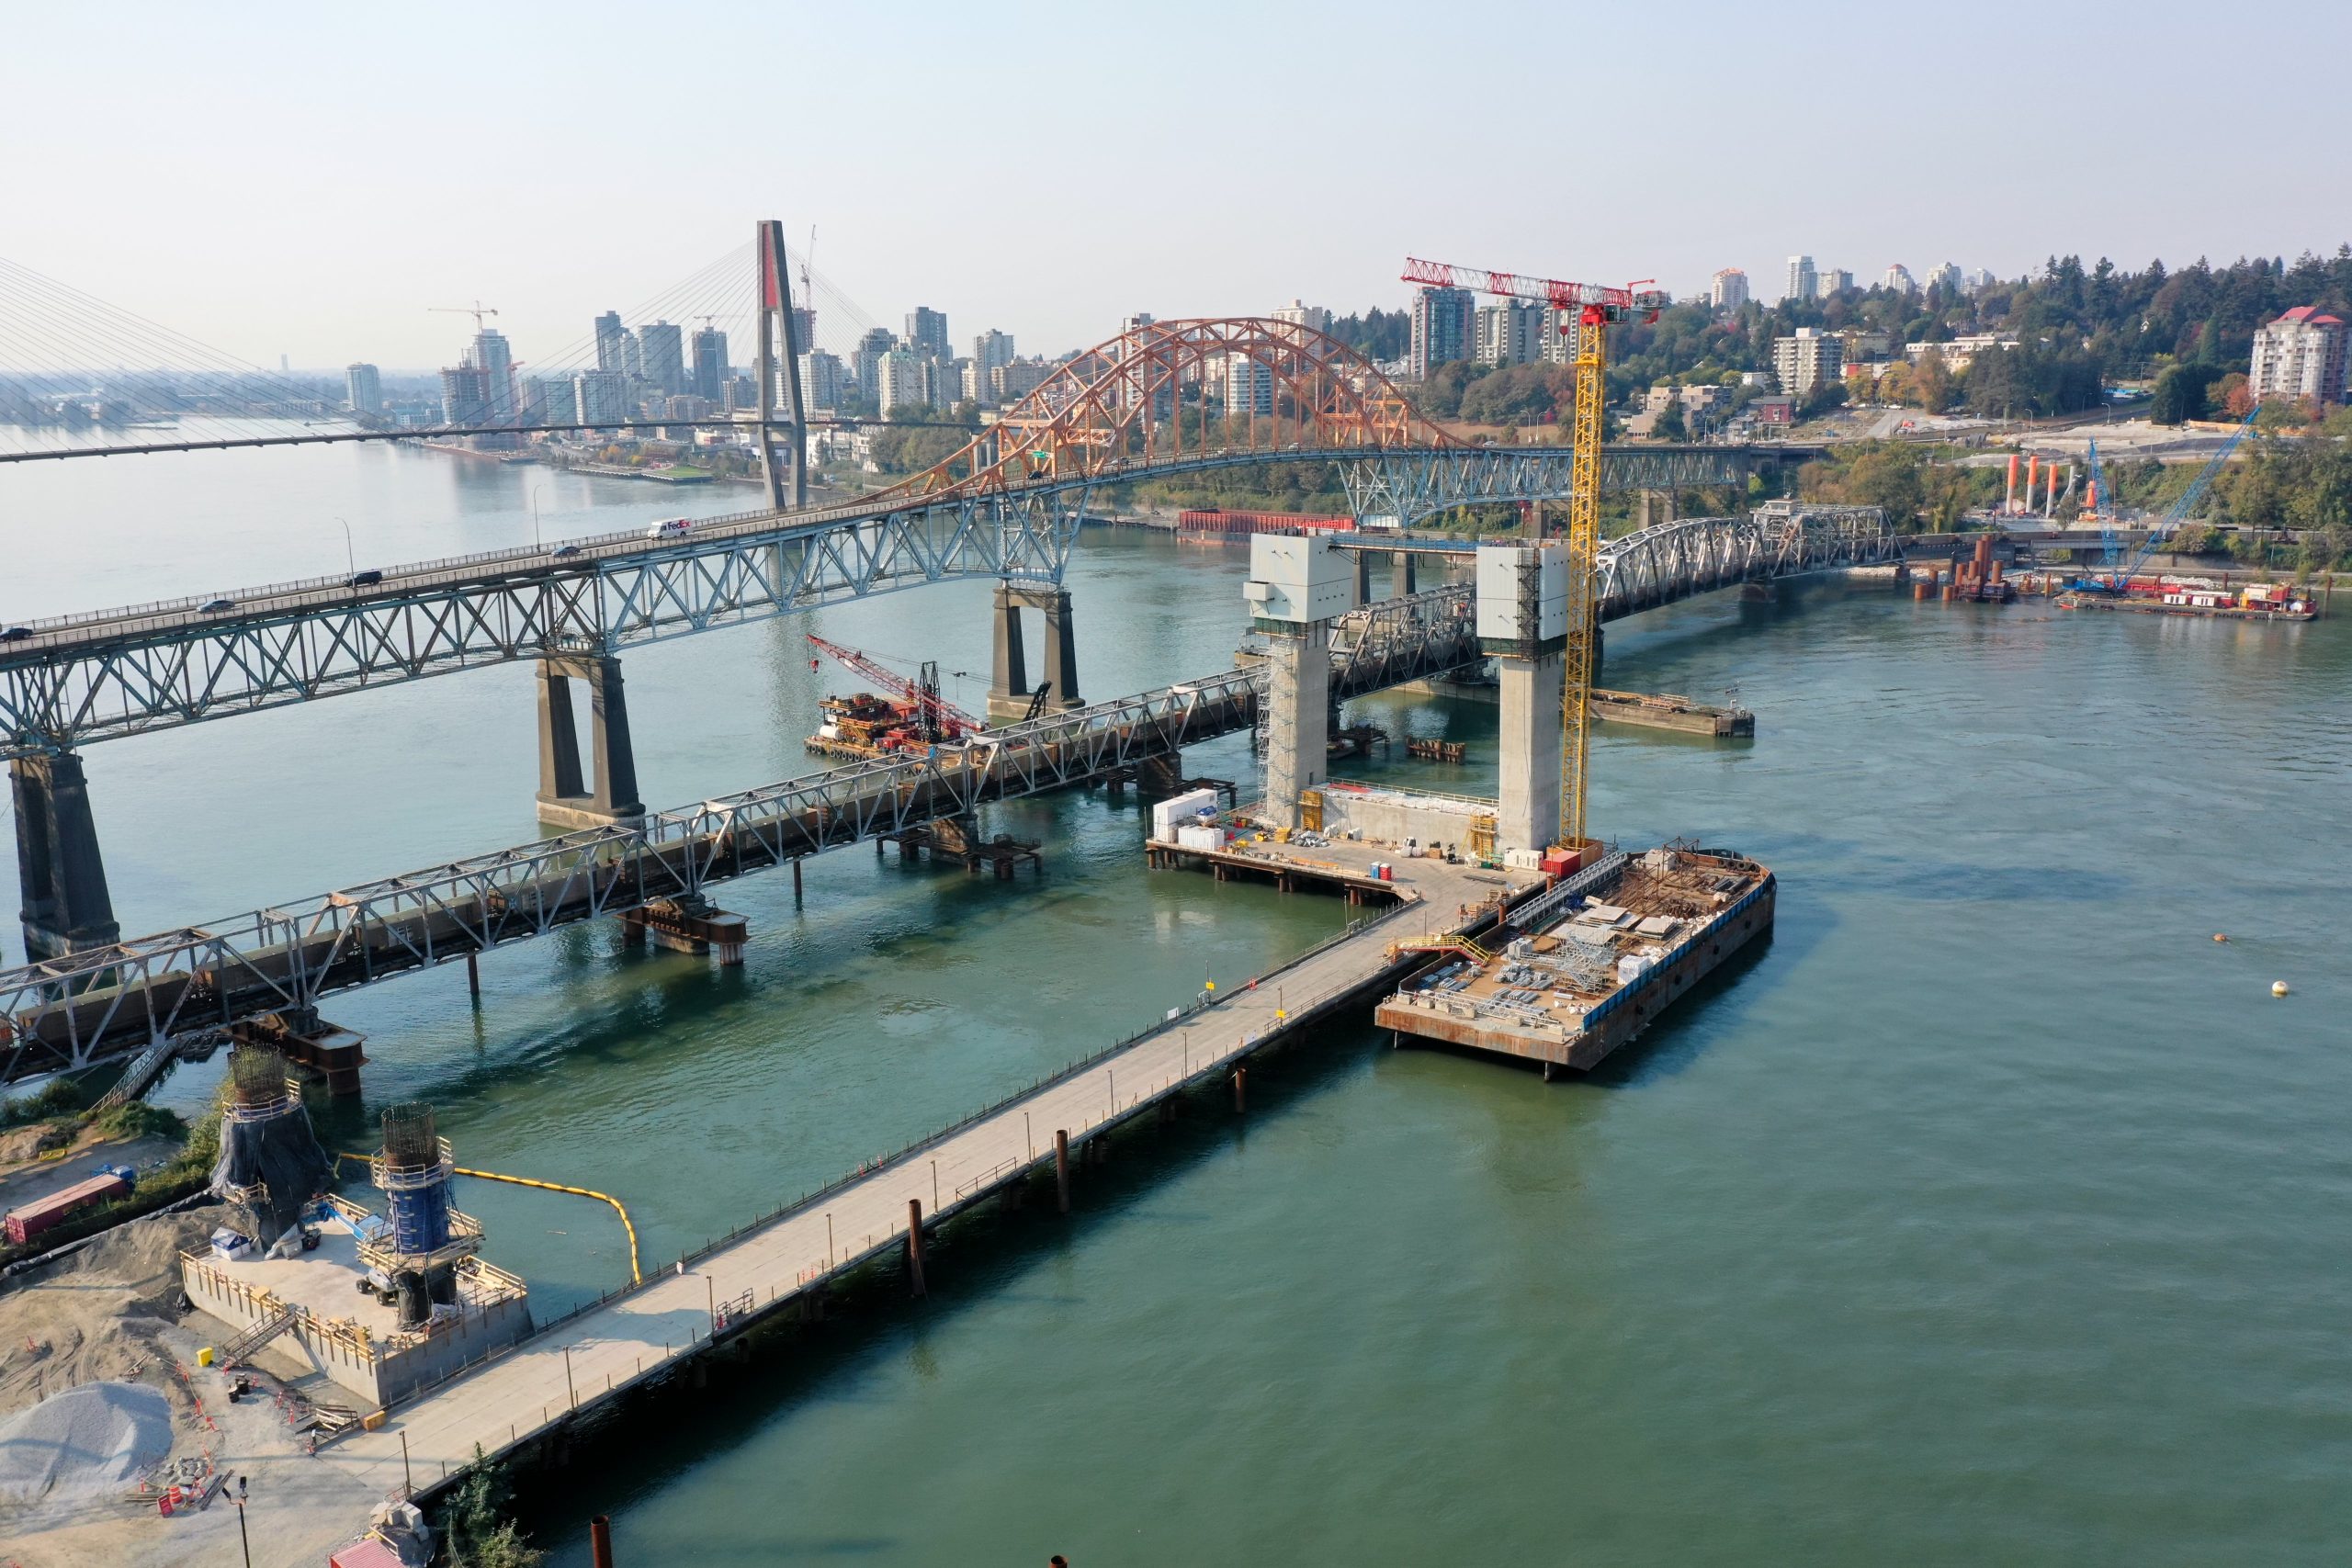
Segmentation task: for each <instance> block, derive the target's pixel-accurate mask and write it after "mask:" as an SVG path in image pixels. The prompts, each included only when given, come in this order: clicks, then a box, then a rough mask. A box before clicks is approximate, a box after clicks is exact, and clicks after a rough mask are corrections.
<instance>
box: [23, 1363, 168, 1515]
mask: <svg viewBox="0 0 2352 1568" xmlns="http://www.w3.org/2000/svg"><path fill="white" fill-rule="evenodd" d="M171 1451H172V1407H171V1405H170V1404H169V1403H168V1402H166V1401H165V1399H164V1395H163V1393H162V1391H161V1390H158V1389H153V1388H148V1387H145V1386H144V1385H142V1384H140V1383H134V1382H92V1383H84V1384H83V1385H82V1386H81V1387H79V1388H71V1389H67V1390H66V1391H65V1392H64V1393H59V1394H53V1395H51V1397H49V1398H47V1399H44V1400H42V1401H41V1402H40V1404H36V1405H34V1406H33V1407H32V1408H31V1409H29V1410H22V1411H18V1412H17V1414H16V1415H14V1416H7V1417H6V1418H4V1419H0V1503H17V1504H23V1503H39V1502H41V1501H44V1500H48V1499H54V1500H57V1501H61V1502H64V1501H79V1500H82V1499H85V1498H90V1499H94V1498H99V1497H106V1496H110V1495H116V1494H119V1493H122V1492H126V1491H128V1490H129V1489H130V1487H131V1486H133V1485H134V1484H136V1483H137V1482H138V1480H139V1478H140V1477H141V1476H142V1475H144V1474H146V1473H147V1472H148V1470H149V1469H151V1468H152V1467H153V1466H154V1465H156V1464H157V1463H159V1462H161V1461H162V1460H163V1458H164V1455H165V1454H167V1453H170V1452H171Z"/></svg>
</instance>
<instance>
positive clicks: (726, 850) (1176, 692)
mask: <svg viewBox="0 0 2352 1568" xmlns="http://www.w3.org/2000/svg"><path fill="white" fill-rule="evenodd" d="M1340 640H1341V641H1342V642H1344V644H1345V645H1346V646H1345V651H1344V652H1342V653H1340V654H1339V655H1337V656H1336V657H1335V659H1334V663H1333V670H1332V689H1333V691H1334V693H1335V694H1339V695H1341V696H1357V695H1362V694H1364V693H1366V692H1372V691H1376V690H1379V689H1381V688H1383V687H1385V686H1389V685H1395V684H1397V683H1398V682H1405V681H1412V680H1419V679H1424V678H1426V677H1429V676H1432V675H1438V674H1442V673H1443V672H1445V671H1449V670H1453V669H1457V668H1459V667H1460V666H1462V665H1463V664H1464V663H1468V662H1471V661H1474V660H1476V659H1477V657H1478V651H1477V638H1476V635H1475V629H1474V617H1473V616H1472V614H1471V599H1470V591H1469V590H1468V589H1467V588H1463V587H1453V588H1441V589H1435V590H1432V591H1430V592H1426V593H1419V594H1415V595H1413V596H1411V597H1409V598H1406V599H1396V600H1388V601H1385V602H1383V603H1381V604H1374V605H1371V606H1367V607H1365V608H1363V609H1359V610H1357V611H1355V612H1353V613H1352V614H1351V615H1348V616H1347V617H1345V618H1344V620H1343V621H1342V622H1341V624H1340ZM1263 680H1264V676H1263V672H1262V671H1256V670H1229V671H1221V672H1219V673H1217V674H1216V675H1212V676H1210V677H1208V678H1206V679H1204V680H1199V681H1188V682H1181V683H1179V684H1177V685H1173V686H1169V687H1164V688H1162V689H1160V690H1159V691H1154V692H1147V693H1145V694H1142V695H1140V696H1136V697H1128V698H1125V699H1123V700H1121V701H1118V702H1111V703H1098V704H1096V705H1093V706H1091V707H1086V708H1078V709H1074V710H1072V711H1070V712H1069V713H1065V714H1057V715H1055V716H1050V717H1046V718H1040V719H1035V720H1031V721H1029V722H1027V723H1023V724H1016V725H1012V726H1008V727H1006V728H1001V729H993V730H989V732H987V734H986V735H985V736H983V737H982V738H980V739H978V740H976V741H974V742H973V743H971V744H970V745H968V746H960V747H941V748H938V749H937V750H936V751H935V752H934V753H933V755H931V756H927V757H922V758H905V759H892V760H886V761H874V762H862V763H857V764H854V765H852V766H850V767H845V768H836V769H833V770H831V771H830V772H827V773H817V774H813V775H810V776H809V777H806V778H800V779H792V780H787V781H786V782H784V783H781V784H770V785H766V786H764V787H763V788H759V789H753V790H748V791H745V792H744V793H742V794H741V795H727V796H723V797H721V798H718V799H716V800H707V801H703V802H701V803H699V804H697V805H695V806H690V807H685V808H684V809H682V810H677V811H667V812H663V813H661V814H660V815H658V816H655V817H651V818H648V819H647V820H646V821H645V822H643V823H642V824H640V825H637V826H631V827H615V828H605V829H590V830H586V831H582V832H577V833H570V834H566V835H564V836H562V837H560V838H554V839H545V840H535V841H533V842H531V843H527V844H522V845H517V846H515V848H512V849H506V850H500V851H497V852H492V853H490V854H485V855H477V856H475V857H473V858H471V859H469V860H464V861H458V862H456V863H451V864H447V865H440V866H430V867H426V868H424V869H423V870H420V871H415V872H411V873H407V874H402V875H400V876H393V877H387V878H385V879H383V880H381V881H377V882H368V883H363V884H361V885H359V886H356V887H346V888H341V889H338V890H337V891H335V892H333V893H328V894H323V895H321V896H319V897H314V898H311V899H306V900H304V901H302V902H300V903H298V904H291V905H287V906H282V907H279V908H268V909H255V910H252V911H250V912H248V913H245V914H242V915H237V916H234V917H232V918H230V919H225V920H220V921H217V922H213V923H211V924H209V925H206V926H201V927H195V926H191V927H186V928H183V929H181V930H178V931H165V932H162V933H160V934H158V935H154V936H149V937H142V938H140V939H138V940H135V941H132V942H121V943H118V944H116V945H114V946H111V947H104V948H96V949H92V950H89V951H86V952H83V953H74V954H72V955H71V956H69V957H64V958H60V959H56V960H52V961H50V962H47V963H41V964H28V965H24V966H22V967H19V968H16V969H12V970H6V971H0V1082H13V1081H15V1080H17V1079H19V1078H22V1077H28V1076H32V1075H35V1074H39V1073H45V1072H51V1071H57V1070H62V1069H70V1068H76V1067H81V1066H89V1065H91V1064H93V1063H96V1062H100V1061H105V1060H107V1059H110V1058H114V1057H119V1056H125V1055H132V1054H134V1053H137V1052H141V1051H144V1050H147V1049H149V1048H151V1047H152V1046H153V1043H155V1042H157V1041H162V1040H170V1039H175V1038H179V1037H184V1036H187V1035H189V1034H193V1033H197V1032H201V1031H204V1030H208V1029H217V1028H220V1027H221V1026H223V1025H225V1024H228V1023H232V1022H234V1021H238V1020H241V1019H247V1018H253V1017H256V1016H258V1015H260V1014H262V1013H266V1012H277V1011H285V1010H298V1009H301V1008H306V1007H311V1006H313V1005H315V1004H316V1003H317V1002H318V1000H319V999H320V998H323V997H326V996H329V995H332V994H334V993H335V992H339V991H345V990H350V989H353V988H355V987H361V986H367V985H372V984H374V983H376V982H378V981H380V980H385V979H389V978H391V977H393V976H398V975H402V974H407V973H410V972H413V971H414V970H418V969H423V968H429V967H431V966H433V965H435V964H445V963H448V962H450V961H452V960H454V959H460V958H463V957H465V956H467V955H468V954H469V953H481V952H484V951H486V950H488V949H490V948H493V947H499V946H503V945H505V944H507V943H510V942H519V941H523V940H526V939H528V938H531V937H536V936H539V935H542V934H544V933H545V932H547V931H552V930H554V929H555V928H556V927H558V926H563V925H571V924H574V923H576V922H578V921H581V920H588V919H597V918H599V917H602V916H608V915H619V914H626V913H628V912H629V911H632V910H636V909H641V908H645V907H647V906H648V905H650V904H653V903H656V902H659V901H662V900H669V899H690V898H695V897H701V896H702V895H703V894H704V892H705V890H706V889H707V888H709V887H711V886H715V885H717V884H718V883H721V882H725V881H727V880H729V879H730V878H733V877H737V876H741V875H744V874H749V873H752V872H755V871H760V870H763V869H765V868H767V867H770V866H774V865H778V864H781V863H784V862H786V861H789V860H794V859H797V858H799V857H802V856H805V855H810V854H815V853H817V852H820V851H823V850H827V849H834V848H838V847H841V846H842V845H846V844H854V843H857V842H860V841H862V840H868V839H873V838H878V837H882V836H886V835H888V834H892V833H898V832H901V831H903V830H905V829H909V828H913V827H917V826H920V825H922V824H923V823H925V822H929V821H933V820H934V819H936V818H942V817H951V816H957V815H961V814H963V813H965V812H967V811H970V810H971V809H973V808H974V807H977V806H979V805H981V804H983V803H985V802H988V801H995V800H1008V799H1012V798H1015V797H1018V796H1021V795H1034V794H1037V793H1039V792H1042V791H1046V790H1052V789H1059V788H1063V787H1066V786H1068V785H1070V784H1079V783H1081V782H1083V781H1084V780H1086V779H1088V778H1091V777H1092V776H1094V775H1096V774H1099V773H1103V772H1104V771H1106V770H1108V769H1112V768H1116V767H1121V766H1125V765H1128V764H1132V763H1135V762H1138V761H1145V760H1147V759H1148V758H1153V757H1161V756H1166V755H1169V754H1170V753H1171V752H1173V751H1175V750H1180V749H1182V748H1183V747H1186V746H1191V745H1195V744H1198V743H1199V742H1202V741H1204V740H1209V739H1215V738H1216V737H1217V736H1221V735H1228V734H1232V733H1234V732H1236V731H1238V730H1243V729H1247V728H1250V727H1251V726H1253V725H1254V724H1255V723H1256V722H1257V715H1258V705H1259V700H1260V696H1261V688H1262V685H1263Z"/></svg>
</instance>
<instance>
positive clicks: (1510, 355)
mask: <svg viewBox="0 0 2352 1568" xmlns="http://www.w3.org/2000/svg"><path fill="white" fill-rule="evenodd" d="M1551 317H1552V308H1551V307H1550V306H1548V305H1539V304H1537V303H1535V302H1534V301H1533V300H1532V299H1498V300H1496V301H1495V302H1494V303H1493V304H1491V305H1481V306H1479V307H1478V315H1477V323H1476V342H1475V343H1474V344H1472V351H1471V352H1472V357H1473V358H1475V359H1476V360H1477V362H1478V363H1479V364H1481V365H1532V364H1533V363H1534V362H1535V361H1536V360H1538V359H1540V358H1542V357H1543V355H1544V325H1545V324H1546V323H1547V322H1548V321H1550V320H1551Z"/></svg>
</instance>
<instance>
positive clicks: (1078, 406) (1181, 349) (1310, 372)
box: [884, 316, 1464, 496]
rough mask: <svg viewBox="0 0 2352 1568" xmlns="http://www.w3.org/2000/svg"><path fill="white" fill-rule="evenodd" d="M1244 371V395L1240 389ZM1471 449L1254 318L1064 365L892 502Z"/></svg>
mask: <svg viewBox="0 0 2352 1568" xmlns="http://www.w3.org/2000/svg"><path fill="white" fill-rule="evenodd" d="M1261 371H1262V372H1263V373H1264V374H1263V378H1262V380H1261V378H1260V376H1259V374H1258V373H1259V372H1261ZM1236 375H1240V376H1242V377H1244V378H1247V379H1248V381H1249V386H1248V388H1247V389H1246V392H1244V393H1240V394H1237V393H1235V392H1234V391H1233V390H1232V384H1233V378H1234V376H1236ZM1261 393H1262V396H1261ZM1213 395H1215V396H1219V397H1222V399H1223V409H1224V412H1223V415H1222V417H1221V418H1217V417H1212V414H1211V405H1210V399H1211V397H1212V396H1213ZM1261 401H1263V402H1264V403H1265V404H1266V407H1265V409H1264V410H1263V411H1261V409H1260V408H1259V406H1258V405H1259V403H1260V402H1261ZM1244 405H1246V407H1245V406H1244ZM1188 411H1189V417H1187V415H1188ZM1463 446H1464V443H1462V442H1460V441H1458V440H1456V439H1455V438H1454V437H1453V436H1451V435H1448V434H1446V433H1445V432H1444V431H1442V430H1441V429H1439V428H1438V427H1437V426H1436V425H1434V424H1432V423H1430V422H1429V421H1427V420H1425V419H1423V418H1421V416H1420V414H1419V412H1416V411H1415V409H1414V408H1413V405H1412V403H1411V402H1410V401H1409V400H1408V399H1407V398H1406V396H1405V394H1404V393H1402V392H1400V391H1398V390H1397V388H1396V386H1395V385H1394V384H1393V383H1391V382H1390V381H1389V379H1388V378H1387V377H1385V376H1383V375H1382V374H1381V373H1380V371H1379V369H1378V368H1377V367H1375V366H1374V364H1373V363H1372V362H1371V361H1370V360H1368V359H1366V358H1364V357H1363V355H1360V354H1358V353H1357V352H1356V351H1355V350H1353V349H1352V348H1350V347H1349V346H1348V345H1347V344H1343V343H1341V342H1340V341H1339V340H1338V339H1336V338H1332V337H1328V336H1326V335H1325V334H1324V333H1319V332H1317V331H1316V330H1315V329H1314V328H1312V327H1308V326H1303V325H1300V324H1298V323H1296V322H1292V321H1272V320H1267V319H1262V318H1260V317H1254V316H1233V317H1215V318H1204V319H1201V320H1195V321H1150V322H1146V323H1143V324H1141V325H1139V326H1136V327H1132V328H1130V329H1129V330H1127V331H1126V332H1124V333H1120V334H1119V335H1118V336H1117V337H1115V338H1113V339H1111V340H1110V341H1109V342H1108V343H1103V344H1096V345H1095V346H1094V347H1093V348H1091V349H1089V350H1087V351H1086V352H1085V353H1084V354H1081V355H1077V356H1076V357H1075V358H1072V359H1070V360H1068V361H1066V362H1064V363H1063V364H1062V365H1060V366H1058V367H1056V368H1055V370H1054V373H1053V375H1052V376H1051V377H1049V378H1047V379H1046V381H1045V382H1044V383H1043V384H1041V385H1040V386H1038V387H1037V388H1036V389H1034V390H1033V391H1031V392H1030V393H1029V395H1028V396H1027V397H1024V398H1023V399H1022V400H1020V401H1019V402H1018V403H1016V404H1014V405H1013V406H1012V408H1011V409H1008V410H1007V411H1005V413H1004V415H1003V417H1002V418H1001V419H1000V420H998V421H997V423H995V424H993V425H991V426H990V427H989V429H988V430H986V431H984V432H983V433H982V434H979V435H978V437H976V438H975V439H974V440H973V441H972V443H971V444H970V445H969V446H966V447H965V448H964V450H962V451H961V452H958V453H956V454H955V455H954V456H953V457H949V458H947V459H946V460H945V461H944V462H943V463H941V464H939V465H938V466H937V467H936V468H932V469H931V470H930V471H928V472H926V473H922V474H918V475H917V476H915V477H914V478H913V479H909V480H907V481H906V482H905V483H904V484H902V485H900V486H899V487H898V489H897V490H896V491H886V492H884V493H886V494H907V495H917V496H923V495H936V494H942V493H944V492H947V491H955V490H970V491H979V492H981V493H993V492H997V491H1004V490H1006V489H1009V488H1015V487H1018V486H1021V485H1023V484H1026V483H1031V482H1034V481H1036V480H1040V479H1045V480H1068V479H1084V478H1092V477H1100V476H1101V475H1102V474H1103V473H1104V472H1105V471H1106V465H1109V464H1112V463H1114V462H1117V461H1119V460H1120V459H1132V458H1141V459H1143V460H1144V461H1145V462H1147V463H1149V462H1151V461H1153V460H1154V459H1155V458H1159V457H1170V458H1182V457H1184V456H1185V455H1186V454H1187V452H1188V451H1189V452H1190V453H1191V454H1192V455H1193V456H1195V457H1205V456H1208V455H1210V454H1212V453H1216V454H1229V453H1237V452H1263V453H1266V454H1269V455H1272V456H1273V457H1277V458H1288V457H1291V456H1292V455H1300V456H1302V457H1315V456H1321V455H1326V454H1329V453H1332V452H1350V451H1363V450H1367V449H1374V450H1376V449H1382V448H1425V449H1431V450H1445V449H1448V448H1461V447H1463Z"/></svg>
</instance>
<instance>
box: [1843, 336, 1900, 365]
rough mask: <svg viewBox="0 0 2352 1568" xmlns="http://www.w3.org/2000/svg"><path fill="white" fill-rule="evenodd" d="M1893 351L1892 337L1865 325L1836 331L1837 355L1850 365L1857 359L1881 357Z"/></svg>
mask: <svg viewBox="0 0 2352 1568" xmlns="http://www.w3.org/2000/svg"><path fill="white" fill-rule="evenodd" d="M1892 353H1894V337H1893V336H1892V335H1890V334H1888V333H1874V332H1871V331H1870V330H1869V329H1868V328H1866V327H1846V328H1844V329H1842V330H1841V331H1839V333H1838V357H1839V358H1840V359H1842V360H1844V361H1845V362H1846V363H1847V364H1849V365H1851V364H1852V363H1854V361H1856V360H1857V359H1883V358H1885V357H1886V356H1887V355H1890V354H1892Z"/></svg>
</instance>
